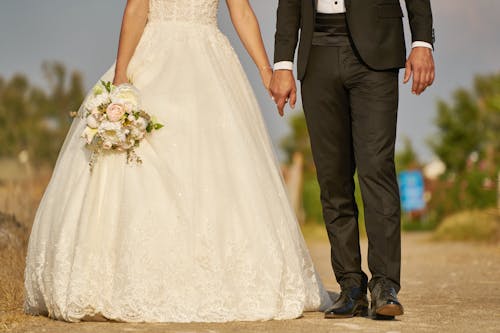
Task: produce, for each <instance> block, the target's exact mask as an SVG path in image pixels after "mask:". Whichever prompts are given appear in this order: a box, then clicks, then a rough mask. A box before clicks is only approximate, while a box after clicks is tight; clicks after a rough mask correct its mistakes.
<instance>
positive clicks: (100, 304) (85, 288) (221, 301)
mask: <svg viewBox="0 0 500 333" xmlns="http://www.w3.org/2000/svg"><path fill="white" fill-rule="evenodd" d="M217 5H218V0H151V12H150V20H149V23H148V24H147V26H146V28H145V31H144V34H143V36H142V38H141V40H140V43H139V45H138V47H137V49H136V52H135V55H134V57H133V59H132V60H131V63H130V65H129V68H128V71H129V73H128V74H129V75H130V77H132V80H133V83H134V84H135V85H136V86H137V87H138V88H139V89H140V90H141V91H142V94H143V96H142V98H143V101H142V102H143V105H144V108H145V110H147V111H148V112H149V113H151V114H153V115H155V116H156V117H157V118H158V120H159V121H160V122H161V123H163V124H164V125H165V127H164V128H162V129H161V130H159V131H157V132H155V133H154V134H153V135H152V136H150V137H148V138H147V140H146V141H144V142H142V144H141V146H140V147H139V148H138V149H137V153H138V154H139V156H140V157H141V158H142V160H143V164H142V165H141V166H134V165H126V164H125V155H124V154H120V153H115V154H113V153H110V154H107V155H105V156H102V158H101V159H100V160H99V161H98V162H97V164H96V165H95V167H94V171H93V173H92V174H91V173H90V172H89V167H88V161H89V152H88V151H87V150H86V149H85V148H84V146H83V139H81V138H80V134H81V131H82V129H83V127H84V123H83V122H82V120H81V119H75V120H74V121H73V124H72V126H71V129H70V131H69V133H68V135H67V138H66V140H65V143H64V145H63V147H62V150H61V153H60V155H59V158H58V161H57V164H56V167H55V170H54V174H53V177H52V179H51V181H50V184H49V186H48V188H47V190H46V192H45V195H44V197H43V199H42V201H41V203H40V206H39V209H38V212H37V214H36V218H35V221H34V225H33V229H32V234H31V238H30V242H29V251H28V257H27V267H26V281H25V286H26V301H25V311H26V312H28V313H32V314H48V315H50V316H51V317H53V318H57V319H62V320H67V321H79V320H81V318H82V317H84V316H92V315H95V314H101V315H104V316H105V317H107V318H110V319H115V320H120V321H128V322H139V321H146V322H191V321H195V322H224V321H233V320H267V319H287V318H297V317H299V316H300V315H301V314H302V312H303V311H305V310H318V309H324V308H325V307H327V306H329V305H330V304H331V300H330V299H329V297H328V294H327V293H326V291H325V290H324V288H323V286H322V284H321V281H320V279H319V277H318V275H317V273H316V271H315V269H314V267H313V263H312V261H311V258H310V256H309V254H308V251H307V248H306V245H305V242H304V240H303V238H302V235H301V232H300V228H299V226H298V224H297V221H296V219H295V216H294V213H293V210H292V208H291V206H290V204H289V201H288V198H287V195H286V192H285V188H284V185H283V181H282V178H281V174H280V170H279V165H278V163H277V161H276V158H275V155H274V153H273V150H272V146H271V142H270V140H269V137H268V133H267V131H266V127H265V124H264V122H263V119H262V116H261V113H260V110H259V106H258V104H257V101H256V98H255V96H254V94H253V92H252V89H251V86H250V84H249V82H248V80H247V78H246V76H245V74H244V71H243V69H242V67H241V65H240V62H239V60H238V58H237V56H236V54H235V52H234V50H233V48H232V47H231V45H230V44H229V42H228V40H227V38H226V37H225V36H224V35H223V34H222V33H221V32H220V31H219V29H218V27H217V25H216V13H217ZM112 75H113V68H111V69H110V70H109V71H108V72H107V73H106V74H105V75H104V76H103V77H102V79H103V80H111V79H112Z"/></svg>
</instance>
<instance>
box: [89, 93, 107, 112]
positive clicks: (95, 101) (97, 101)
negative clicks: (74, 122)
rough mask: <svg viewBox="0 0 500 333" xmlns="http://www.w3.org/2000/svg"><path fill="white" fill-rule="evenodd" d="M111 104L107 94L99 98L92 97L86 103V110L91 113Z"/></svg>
mask: <svg viewBox="0 0 500 333" xmlns="http://www.w3.org/2000/svg"><path fill="white" fill-rule="evenodd" d="M108 102H109V98H108V95H107V94H100V95H97V96H90V97H88V98H87V100H86V101H85V109H87V110H88V111H89V112H90V111H92V110H94V109H97V108H98V107H99V106H100V105H101V104H105V103H108Z"/></svg>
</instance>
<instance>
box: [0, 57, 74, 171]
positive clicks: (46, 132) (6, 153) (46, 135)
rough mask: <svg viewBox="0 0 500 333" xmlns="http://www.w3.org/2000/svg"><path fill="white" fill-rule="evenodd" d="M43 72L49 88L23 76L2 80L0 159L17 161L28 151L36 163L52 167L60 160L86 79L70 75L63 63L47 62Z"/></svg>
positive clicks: (0, 96) (0, 91) (0, 89)
mask: <svg viewBox="0 0 500 333" xmlns="http://www.w3.org/2000/svg"><path fill="white" fill-rule="evenodd" d="M43 72H44V74H45V77H46V79H47V83H48V88H47V89H42V88H40V87H37V86H35V85H33V84H31V83H30V82H29V80H28V78H26V77H25V76H24V75H22V74H16V75H14V76H13V77H12V78H10V79H9V80H6V79H4V78H1V77H0V142H1V143H2V144H1V145H0V157H3V158H5V157H9V158H16V157H17V156H18V154H19V153H20V152H21V151H27V152H28V154H29V156H30V159H31V161H32V162H33V163H35V164H40V163H49V164H53V163H54V161H55V159H56V158H57V154H58V152H59V149H60V147H61V144H62V141H63V140H64V137H65V135H66V133H67V131H68V127H69V125H70V124H71V118H70V116H69V111H72V110H77V109H78V108H79V106H80V104H81V103H82V100H83V98H84V88H83V79H82V76H81V74H80V73H79V72H76V71H74V72H72V73H70V74H68V72H67V70H66V68H65V66H64V65H62V64H60V63H44V64H43ZM68 78H69V80H68ZM67 81H69V82H67Z"/></svg>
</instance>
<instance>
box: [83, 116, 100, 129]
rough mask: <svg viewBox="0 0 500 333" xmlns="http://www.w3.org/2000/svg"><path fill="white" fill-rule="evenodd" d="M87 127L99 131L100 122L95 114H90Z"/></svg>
mask: <svg viewBox="0 0 500 333" xmlns="http://www.w3.org/2000/svg"><path fill="white" fill-rule="evenodd" d="M86 121H87V126H88V127H90V128H93V129H97V128H98V127H99V121H98V120H97V119H96V117H95V116H94V115H93V114H90V115H89V116H88V117H87V119H86Z"/></svg>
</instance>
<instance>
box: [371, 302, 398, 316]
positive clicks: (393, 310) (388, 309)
mask: <svg viewBox="0 0 500 333" xmlns="http://www.w3.org/2000/svg"><path fill="white" fill-rule="evenodd" d="M403 314H404V310H403V307H402V306H401V305H398V304H387V305H384V306H381V307H380V308H378V309H377V310H376V311H375V315H376V317H377V319H394V317H396V316H401V315H403Z"/></svg>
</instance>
